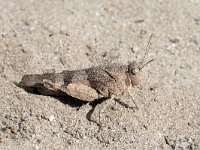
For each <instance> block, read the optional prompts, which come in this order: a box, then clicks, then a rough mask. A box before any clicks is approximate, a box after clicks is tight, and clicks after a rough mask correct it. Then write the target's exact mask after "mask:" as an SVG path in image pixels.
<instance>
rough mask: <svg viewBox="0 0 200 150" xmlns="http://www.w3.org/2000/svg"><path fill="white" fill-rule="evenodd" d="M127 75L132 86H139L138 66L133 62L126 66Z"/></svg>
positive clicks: (139, 74)
mask: <svg viewBox="0 0 200 150" xmlns="http://www.w3.org/2000/svg"><path fill="white" fill-rule="evenodd" d="M128 74H129V77H130V80H131V84H132V86H135V85H139V84H140V82H141V78H142V77H141V73H140V64H139V63H137V62H136V61H133V62H132V63H130V64H129V65H128Z"/></svg>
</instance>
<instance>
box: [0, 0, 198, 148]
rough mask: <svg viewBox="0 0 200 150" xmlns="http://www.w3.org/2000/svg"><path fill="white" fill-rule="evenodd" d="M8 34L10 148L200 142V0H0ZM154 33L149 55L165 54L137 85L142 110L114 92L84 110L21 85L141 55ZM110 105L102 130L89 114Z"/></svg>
mask: <svg viewBox="0 0 200 150" xmlns="http://www.w3.org/2000/svg"><path fill="white" fill-rule="evenodd" d="M0 34H1V35H0V149H2V150H4V149H6V150H7V149H24V150H27V149H36V150H39V149H41V150H42V149H70V150H73V149H74V150H76V149H82V150H86V149H87V150H89V149H91V150H92V149H112V150H113V149H117V150H121V149H126V150H127V149H128V150H129V149H138V150H154V149H157V150H162V149H164V150H182V149H184V150H199V149H200V144H199V143H200V1H199V0H173V1H172V0H151V1H148V0H142V1H133V0H109V1H108V0H95V1H94V0H87V1H86V0H74V1H66V0H57V1H56V0H55V1H53V0H51V1H50V0H43V1H41V0H18V1H14V0H0ZM151 34H153V35H154V36H153V38H152V40H151V43H150V50H149V53H148V55H147V57H146V60H150V59H152V58H156V59H155V61H154V62H152V63H151V64H149V65H148V66H146V67H145V68H144V70H143V82H142V84H141V89H138V88H136V87H135V88H133V89H132V93H131V94H132V96H133V97H134V100H135V102H136V103H137V105H138V107H139V110H132V109H129V108H126V107H124V106H122V105H120V104H119V103H116V102H115V101H114V100H113V101H111V100H110V101H109V100H107V101H103V102H102V103H101V104H99V105H97V107H96V108H95V109H94V110H93V108H92V106H90V105H84V106H83V107H81V108H80V109H77V108H78V105H77V102H76V101H75V102H73V99H72V102H69V101H70V99H69V98H63V99H58V98H54V97H50V96H43V95H37V94H31V93H28V92H26V91H25V90H24V89H22V88H20V87H18V86H16V85H15V84H14V83H15V82H20V80H21V77H22V76H23V75H25V74H30V73H42V72H43V70H45V69H51V68H55V69H56V71H57V72H60V71H62V70H63V69H65V70H67V69H68V70H73V69H82V68H87V67H92V66H97V65H102V64H105V65H106V64H110V63H114V62H118V63H128V62H129V61H132V60H137V61H139V60H141V58H142V57H143V56H144V53H145V47H146V44H147V42H148V40H149V37H150V35H151ZM121 101H122V102H124V103H126V104H128V105H134V103H133V102H132V101H131V100H130V99H128V98H126V97H122V98H121ZM92 111H93V113H91V112H92ZM100 111H101V122H102V128H101V130H99V127H98V125H97V124H96V123H95V122H92V121H89V120H88V119H87V117H88V116H90V115H91V118H92V119H93V120H97V121H98V119H99V112H100ZM98 130H99V131H98Z"/></svg>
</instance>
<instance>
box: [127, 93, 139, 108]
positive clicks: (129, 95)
mask: <svg viewBox="0 0 200 150" xmlns="http://www.w3.org/2000/svg"><path fill="white" fill-rule="evenodd" d="M127 94H128V98H130V99H131V100H132V101H133V103H134V104H135V108H136V109H137V110H138V106H137V104H136V102H135V100H134V99H133V97H132V96H131V93H130V91H129V90H127Z"/></svg>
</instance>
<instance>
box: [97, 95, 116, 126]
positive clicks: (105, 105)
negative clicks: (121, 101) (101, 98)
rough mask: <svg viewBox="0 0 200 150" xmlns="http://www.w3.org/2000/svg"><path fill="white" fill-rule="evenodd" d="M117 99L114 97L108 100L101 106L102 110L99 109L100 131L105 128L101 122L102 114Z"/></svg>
mask: <svg viewBox="0 0 200 150" xmlns="http://www.w3.org/2000/svg"><path fill="white" fill-rule="evenodd" d="M113 99H115V95H112V96H111V98H110V99H108V100H107V101H106V102H107V103H106V102H105V104H104V105H101V108H100V109H99V123H98V124H99V127H100V128H99V130H100V129H101V128H102V127H103V125H102V122H101V113H102V112H103V111H104V110H105V108H106V107H107V106H108V105H109V104H110V103H111V102H112V100H113Z"/></svg>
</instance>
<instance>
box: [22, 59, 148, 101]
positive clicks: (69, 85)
mask: <svg viewBox="0 0 200 150" xmlns="http://www.w3.org/2000/svg"><path fill="white" fill-rule="evenodd" d="M143 66H144V65H142V64H141V63H136V62H135V61H133V62H132V63H130V64H128V65H123V64H111V65H109V66H97V67H92V68H87V69H82V70H73V71H69V70H65V71H63V72H61V73H44V74H30V75H24V76H23V77H22V80H21V85H23V86H24V87H32V88H36V89H37V90H38V91H39V92H40V93H41V94H44V95H55V96H64V95H70V96H72V97H75V98H78V99H80V100H84V101H89V102H91V101H93V100H95V99H100V98H110V97H111V96H112V95H120V94H121V93H122V92H124V91H126V90H128V88H129V87H130V86H135V85H138V84H139V83H140V80H141V79H140V78H141V75H140V70H141V69H142V67H143Z"/></svg>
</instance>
